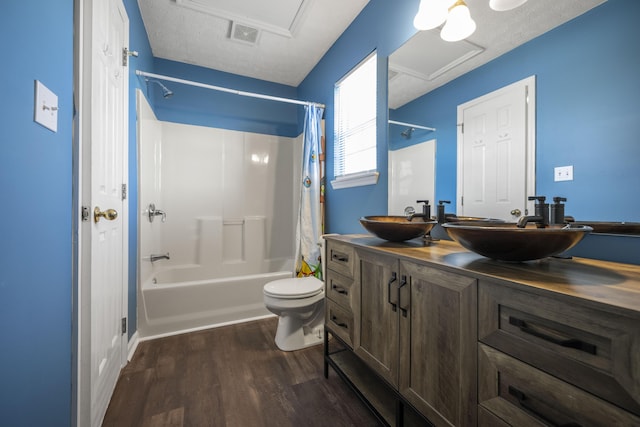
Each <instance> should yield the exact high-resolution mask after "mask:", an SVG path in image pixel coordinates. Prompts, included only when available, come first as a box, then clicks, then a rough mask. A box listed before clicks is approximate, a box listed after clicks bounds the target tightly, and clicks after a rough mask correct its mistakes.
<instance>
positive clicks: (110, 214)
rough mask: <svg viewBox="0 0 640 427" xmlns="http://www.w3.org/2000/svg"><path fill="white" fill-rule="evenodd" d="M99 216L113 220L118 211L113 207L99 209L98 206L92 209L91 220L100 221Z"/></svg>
mask: <svg viewBox="0 0 640 427" xmlns="http://www.w3.org/2000/svg"><path fill="white" fill-rule="evenodd" d="M100 217H102V218H104V219H107V220H109V221H113V220H114V219H116V218H117V217H118V212H116V210H115V209H107V210H106V211H104V212H103V211H101V210H100V208H99V207H98V206H96V208H95V209H94V210H93V222H96V223H97V222H98V221H100Z"/></svg>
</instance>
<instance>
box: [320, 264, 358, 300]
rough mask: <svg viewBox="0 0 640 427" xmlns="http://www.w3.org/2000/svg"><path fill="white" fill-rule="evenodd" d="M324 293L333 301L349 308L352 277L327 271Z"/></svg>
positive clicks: (352, 288)
mask: <svg viewBox="0 0 640 427" xmlns="http://www.w3.org/2000/svg"><path fill="white" fill-rule="evenodd" d="M325 285H326V287H327V289H326V295H327V297H328V298H329V299H331V300H333V301H335V302H336V303H337V304H339V305H341V306H342V307H344V308H348V309H351V308H352V305H351V301H352V298H353V290H354V286H353V279H350V278H348V277H346V276H343V275H341V274H338V273H335V272H333V271H328V272H327V280H325Z"/></svg>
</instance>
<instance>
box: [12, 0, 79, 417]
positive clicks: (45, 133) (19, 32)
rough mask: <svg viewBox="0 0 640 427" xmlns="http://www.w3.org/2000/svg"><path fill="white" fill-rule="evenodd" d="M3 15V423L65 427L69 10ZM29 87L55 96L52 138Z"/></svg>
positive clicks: (28, 4) (27, 0) (57, 1)
mask: <svg viewBox="0 0 640 427" xmlns="http://www.w3.org/2000/svg"><path fill="white" fill-rule="evenodd" d="M2 6H3V7H2V13H0V40H2V55H3V58H4V59H3V64H2V67H0V77H1V79H0V80H2V82H3V89H2V105H3V107H2V114H1V115H0V128H1V129H2V131H1V132H0V135H1V137H0V138H1V140H0V185H1V186H2V211H1V213H0V236H1V237H0V242H1V243H0V247H1V248H2V252H1V255H2V256H0V324H1V325H2V351H1V352H0V384H1V385H0V418H1V421H0V423H2V424H3V425H7V426H43V425H47V426H68V425H69V424H70V419H71V418H70V414H71V369H72V368H71V347H72V343H71V321H72V315H71V310H72V307H71V291H72V289H71V280H72V266H71V262H72V255H71V248H72V245H71V242H72V213H71V205H72V189H71V184H72V113H73V99H72V93H73V2H72V1H70V0H51V1H47V2H42V1H36V0H8V1H4V2H3V4H2ZM34 80H40V81H41V82H42V83H43V84H44V85H45V86H47V87H48V88H49V89H50V90H52V91H53V92H54V93H55V94H56V95H58V105H59V108H60V110H59V111H58V131H57V132H55V133H54V132H52V131H50V130H48V129H46V128H44V127H42V126H40V125H39V124H37V123H35V122H34V121H33V108H34V107H33V106H34Z"/></svg>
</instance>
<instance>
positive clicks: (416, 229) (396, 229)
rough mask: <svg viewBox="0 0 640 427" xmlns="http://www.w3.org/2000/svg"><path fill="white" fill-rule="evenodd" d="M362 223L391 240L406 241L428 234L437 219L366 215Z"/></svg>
mask: <svg viewBox="0 0 640 427" xmlns="http://www.w3.org/2000/svg"><path fill="white" fill-rule="evenodd" d="M360 224H362V226H363V227H364V228H365V229H366V230H367V231H368V232H370V233H372V234H374V235H376V236H378V237H380V238H381V239H384V240H388V241H390V242H404V241H405V240H410V239H415V238H416V237H421V236H424V235H425V234H427V233H428V232H429V231H431V229H432V228H433V226H434V225H436V224H437V222H436V221H424V220H423V218H414V219H413V220H412V221H408V220H407V218H406V217H404V216H393V215H389V216H385V215H380V216H365V217H362V218H360Z"/></svg>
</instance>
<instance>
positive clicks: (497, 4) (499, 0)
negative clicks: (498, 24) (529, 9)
mask: <svg viewBox="0 0 640 427" xmlns="http://www.w3.org/2000/svg"><path fill="white" fill-rule="evenodd" d="M526 2H527V0H489V7H491V9H493V10H497V11H498V12H504V11H505V10H511V9H515V8H516V7H518V6H522V5H523V4H525V3H526Z"/></svg>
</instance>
